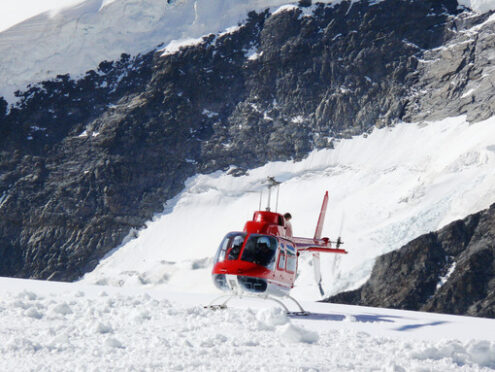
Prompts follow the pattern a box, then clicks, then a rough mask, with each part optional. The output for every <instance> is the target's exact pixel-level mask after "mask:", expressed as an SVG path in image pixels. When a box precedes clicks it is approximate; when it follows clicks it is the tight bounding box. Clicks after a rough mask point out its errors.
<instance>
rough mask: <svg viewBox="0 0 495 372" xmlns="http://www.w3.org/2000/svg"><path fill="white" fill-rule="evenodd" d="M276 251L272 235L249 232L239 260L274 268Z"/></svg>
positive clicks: (275, 240)
mask: <svg viewBox="0 0 495 372" xmlns="http://www.w3.org/2000/svg"><path fill="white" fill-rule="evenodd" d="M276 253H277V239H275V238H274V237H272V236H266V235H257V234H251V235H250V236H249V239H248V241H247V243H246V246H245V247H244V252H243V253H242V258H241V260H243V261H248V262H252V263H255V264H257V265H262V266H265V267H266V268H268V269H270V270H273V269H274V268H275V254H276Z"/></svg>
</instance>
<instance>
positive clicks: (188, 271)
mask: <svg viewBox="0 0 495 372" xmlns="http://www.w3.org/2000/svg"><path fill="white" fill-rule="evenodd" d="M493 169H495V118H492V119H489V120H487V121H484V122H480V123H475V124H468V123H467V122H466V121H465V118H464V117H458V118H451V119H446V120H443V121H440V122H432V123H420V124H400V125H397V126H395V127H393V128H384V129H379V130H375V131H373V133H371V134H369V135H364V136H360V137H355V138H353V139H350V140H342V141H340V142H337V143H336V144H335V149H333V150H322V151H314V152H313V153H311V154H310V155H309V157H308V158H307V159H305V160H303V161H301V162H297V163H294V162H291V161H289V162H275V163H269V164H267V165H266V166H264V167H261V168H258V169H254V170H250V171H249V175H246V176H242V177H232V176H230V175H228V174H227V173H226V172H217V173H214V174H210V175H199V176H196V177H193V178H191V179H189V181H188V182H187V184H186V188H185V190H184V191H183V192H182V193H181V194H179V195H178V196H177V197H176V198H175V199H173V200H171V201H169V202H168V203H167V204H166V206H165V210H164V212H163V214H161V215H158V216H156V217H155V219H154V220H153V221H150V222H149V223H148V224H147V227H146V228H145V229H143V230H141V231H139V232H133V233H132V234H131V235H130V236H129V239H128V240H126V242H124V243H123V245H122V246H121V247H118V248H116V249H115V250H114V251H113V252H111V253H110V254H109V255H108V256H107V257H106V258H105V259H103V260H102V261H101V262H100V264H99V266H97V268H96V269H95V270H94V271H93V272H91V273H89V274H86V276H85V277H84V279H83V282H85V283H90V284H101V285H112V286H126V287H129V286H130V287H134V286H145V287H158V288H162V289H166V290H171V291H184V292H202V293H217V289H216V288H215V287H214V286H213V283H212V280H211V278H210V271H211V267H212V257H213V256H214V254H215V251H216V249H217V246H218V244H219V243H220V241H221V239H222V238H223V236H224V235H225V234H226V233H227V232H229V231H239V230H242V229H243V227H244V223H245V221H246V220H248V219H251V218H252V214H253V212H254V211H255V210H256V209H258V205H259V191H260V190H261V189H262V188H263V186H262V184H263V182H264V181H265V180H266V177H267V176H274V177H275V178H276V179H278V180H280V181H284V183H283V184H282V186H281V188H280V202H279V210H280V211H281V212H282V213H284V212H286V211H290V212H291V214H292V216H293V219H292V226H293V230H294V235H296V236H307V237H311V236H313V234H314V229H315V226H316V221H317V218H318V213H319V210H320V206H321V202H322V198H323V194H324V192H325V190H328V191H329V195H330V200H329V206H328V213H327V217H326V223H325V226H324V229H323V235H324V236H329V237H330V238H331V239H336V238H337V236H338V235H339V232H340V231H341V230H342V238H343V241H344V243H345V244H344V247H345V248H346V249H347V250H348V251H349V254H348V255H345V256H342V255H339V256H338V257H337V256H336V255H322V275H323V288H324V289H325V292H326V295H327V296H328V295H331V294H335V293H337V292H339V291H342V290H349V289H353V288H356V287H358V286H359V285H361V284H362V283H363V282H364V281H366V280H367V279H368V277H369V275H370V274H371V269H372V266H373V263H374V260H375V258H376V257H377V256H379V255H381V254H383V253H386V252H390V251H392V250H395V249H398V248H400V247H401V246H402V245H404V244H406V243H407V242H409V241H410V240H412V239H414V238H416V237H417V236H419V235H421V234H424V233H427V232H429V231H435V230H438V229H439V228H441V227H443V226H444V225H446V224H448V223H449V222H452V221H454V220H456V219H460V218H464V217H466V216H467V215H468V214H470V213H474V212H477V211H479V210H481V209H484V208H487V207H488V206H489V205H490V204H491V203H494V202H495V172H493ZM264 200H266V194H265V199H264ZM309 258H310V257H309V256H308V257H305V256H301V259H300V268H299V273H300V275H299V277H298V279H297V281H296V286H295V288H294V290H293V292H292V294H293V295H294V296H295V297H296V298H298V299H305V300H317V299H320V294H319V292H318V289H317V287H316V286H315V285H314V281H313V270H312V268H311V266H310V264H311V262H310V260H309ZM336 259H337V260H340V262H336V261H335V260H336ZM439 281H440V278H439Z"/></svg>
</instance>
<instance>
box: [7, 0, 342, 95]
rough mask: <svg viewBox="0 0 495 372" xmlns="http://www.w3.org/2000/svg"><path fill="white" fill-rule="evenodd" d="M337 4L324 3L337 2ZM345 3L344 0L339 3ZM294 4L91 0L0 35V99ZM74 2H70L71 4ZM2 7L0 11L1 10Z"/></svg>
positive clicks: (256, 0)
mask: <svg viewBox="0 0 495 372" xmlns="http://www.w3.org/2000/svg"><path fill="white" fill-rule="evenodd" d="M334 1H335V0H325V1H321V2H323V3H332V2H334ZM336 1H340V0H336ZM291 2H292V3H295V1H290V0H248V1H246V0H214V1H212V0H175V1H171V2H170V4H168V2H167V1H165V0H114V1H108V0H86V1H84V2H80V3H78V4H76V5H74V6H72V7H67V8H62V9H56V11H47V12H45V13H43V14H40V15H38V16H35V17H33V18H30V19H28V20H26V21H24V22H22V23H20V24H17V25H16V26H14V27H12V28H10V29H8V30H6V31H3V32H0V55H2V62H1V63H0V81H1V82H2V86H1V87H0V97H1V96H5V98H6V99H7V100H9V101H12V100H13V99H14V97H13V92H14V91H15V90H17V89H23V88H25V86H26V85H27V84H30V83H34V82H38V81H41V80H45V79H49V78H53V77H55V76H56V75H57V74H66V73H70V74H71V75H72V76H74V77H75V76H78V75H79V74H82V73H84V72H86V71H88V70H90V69H95V68H96V67H97V66H98V64H99V63H100V62H102V61H104V60H115V59H119V57H120V55H121V54H122V53H129V54H131V55H133V54H138V53H141V52H145V51H149V50H152V49H154V48H156V47H157V46H158V45H159V44H162V43H163V44H164V45H165V46H166V45H167V44H169V43H170V42H172V41H174V40H175V41H176V42H175V43H174V44H175V45H176V44H177V40H179V41H180V40H190V39H197V38H199V37H201V36H203V35H207V34H209V33H215V32H220V31H223V30H225V29H227V28H228V27H231V26H236V25H237V24H238V23H239V22H241V21H242V20H244V19H245V18H246V17H247V14H248V12H249V11H252V10H264V9H266V8H270V7H275V9H276V7H278V6H281V5H284V4H287V3H291ZM69 4H70V2H69ZM0 9H1V7H0Z"/></svg>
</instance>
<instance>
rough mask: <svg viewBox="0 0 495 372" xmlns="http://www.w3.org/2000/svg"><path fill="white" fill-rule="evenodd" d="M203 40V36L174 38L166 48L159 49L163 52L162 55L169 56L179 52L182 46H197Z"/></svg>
mask: <svg viewBox="0 0 495 372" xmlns="http://www.w3.org/2000/svg"><path fill="white" fill-rule="evenodd" d="M202 42H203V38H202V37H200V38H195V39H193V38H187V39H184V40H172V41H171V42H170V43H168V45H167V46H166V47H165V48H164V49H161V50H159V51H160V52H162V57H165V56H168V55H170V54H175V53H177V52H178V51H179V50H180V49H181V48H185V47H189V46H195V45H199V44H201V43H202Z"/></svg>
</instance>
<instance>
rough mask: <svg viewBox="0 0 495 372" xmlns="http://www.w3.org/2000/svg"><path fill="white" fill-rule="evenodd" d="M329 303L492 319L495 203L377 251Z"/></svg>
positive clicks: (493, 315)
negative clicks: (364, 273) (368, 268)
mask: <svg viewBox="0 0 495 372" xmlns="http://www.w3.org/2000/svg"><path fill="white" fill-rule="evenodd" d="M326 301H328V302H336V303H346V304H356V305H365V306H378V307H390V308H395V309H407V310H421V311H433V312H440V313H450V314H463V315H471V316H482V317H489V318H495V204H493V205H492V206H491V207H490V208H489V209H487V210H484V211H482V212H479V213H476V214H473V215H471V216H468V217H466V218H465V219H464V220H459V221H455V222H452V223H451V224H449V225H447V226H446V227H444V228H443V229H441V230H439V231H437V232H431V233H429V234H426V235H422V236H420V237H418V238H417V239H415V240H413V241H411V242H410V243H408V244H406V245H405V246H404V247H402V248H401V249H399V250H397V251H394V252H390V253H388V254H385V255H383V256H380V257H379V258H378V259H377V260H376V262H375V266H374V267H373V272H372V274H371V277H370V279H369V280H368V281H367V282H366V284H364V285H363V286H362V287H361V288H359V289H357V290H354V291H350V292H344V293H340V294H338V295H336V296H333V297H330V298H328V299H327V300H326Z"/></svg>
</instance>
